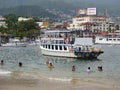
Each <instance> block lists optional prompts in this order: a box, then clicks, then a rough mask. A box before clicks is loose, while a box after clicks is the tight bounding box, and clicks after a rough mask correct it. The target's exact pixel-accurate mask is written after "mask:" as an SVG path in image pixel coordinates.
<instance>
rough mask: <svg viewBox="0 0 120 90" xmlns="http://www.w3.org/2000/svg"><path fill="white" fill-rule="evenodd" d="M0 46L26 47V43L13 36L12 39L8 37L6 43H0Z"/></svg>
mask: <svg viewBox="0 0 120 90" xmlns="http://www.w3.org/2000/svg"><path fill="white" fill-rule="evenodd" d="M1 46H3V47H26V46H27V44H26V43H23V42H20V40H19V39H16V38H14V39H9V42H8V43H5V44H1Z"/></svg>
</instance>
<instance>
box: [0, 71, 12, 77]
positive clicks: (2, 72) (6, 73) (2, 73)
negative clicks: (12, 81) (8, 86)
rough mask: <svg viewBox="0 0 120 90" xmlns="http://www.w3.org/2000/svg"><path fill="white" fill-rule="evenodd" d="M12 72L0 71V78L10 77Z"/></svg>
mask: <svg viewBox="0 0 120 90" xmlns="http://www.w3.org/2000/svg"><path fill="white" fill-rule="evenodd" d="M11 73H12V72H10V71H6V70H0V76H3V75H4V76H5V75H10V74H11Z"/></svg>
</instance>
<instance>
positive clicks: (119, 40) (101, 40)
mask: <svg viewBox="0 0 120 90" xmlns="http://www.w3.org/2000/svg"><path fill="white" fill-rule="evenodd" d="M95 44H104V45H110V46H113V45H120V35H119V36H96V37H95Z"/></svg>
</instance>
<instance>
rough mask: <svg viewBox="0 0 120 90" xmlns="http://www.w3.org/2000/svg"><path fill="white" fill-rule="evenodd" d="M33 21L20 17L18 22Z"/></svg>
mask: <svg viewBox="0 0 120 90" xmlns="http://www.w3.org/2000/svg"><path fill="white" fill-rule="evenodd" d="M28 20H32V18H25V17H19V18H18V22H21V21H28Z"/></svg>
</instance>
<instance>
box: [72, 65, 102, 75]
mask: <svg viewBox="0 0 120 90" xmlns="http://www.w3.org/2000/svg"><path fill="white" fill-rule="evenodd" d="M97 69H98V71H103V68H102V66H98V67H97ZM75 70H76V67H75V65H73V66H72V71H73V72H74V71H75ZM86 71H87V72H88V73H89V72H91V69H90V67H88V68H87V70H86Z"/></svg>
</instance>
